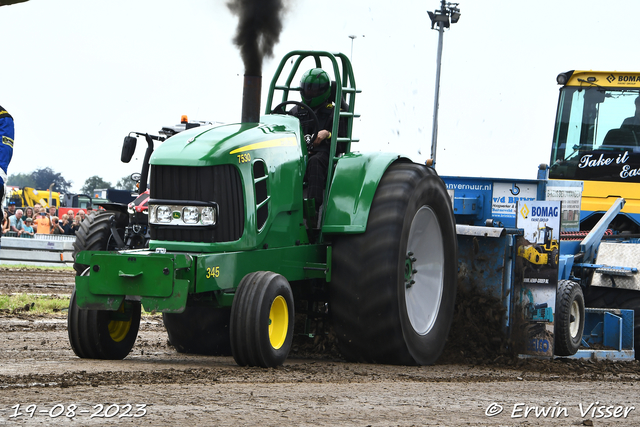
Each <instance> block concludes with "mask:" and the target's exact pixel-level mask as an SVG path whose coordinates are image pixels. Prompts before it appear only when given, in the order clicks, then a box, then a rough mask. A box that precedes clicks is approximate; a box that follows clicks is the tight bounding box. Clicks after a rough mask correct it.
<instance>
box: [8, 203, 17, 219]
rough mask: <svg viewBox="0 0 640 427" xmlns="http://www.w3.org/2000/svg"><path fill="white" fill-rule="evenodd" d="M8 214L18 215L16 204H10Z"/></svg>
mask: <svg viewBox="0 0 640 427" xmlns="http://www.w3.org/2000/svg"><path fill="white" fill-rule="evenodd" d="M7 212H8V213H9V216H11V215H15V214H16V202H9V207H8V208H7Z"/></svg>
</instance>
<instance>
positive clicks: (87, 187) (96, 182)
mask: <svg viewBox="0 0 640 427" xmlns="http://www.w3.org/2000/svg"><path fill="white" fill-rule="evenodd" d="M111 187H112V186H111V183H110V182H108V181H105V180H104V179H102V178H100V177H99V176H98V175H94V176H92V177H90V178H87V180H86V181H85V182H84V185H83V186H82V188H81V189H80V192H81V193H82V194H88V195H89V196H93V192H94V190H95V189H96V188H99V189H103V188H111Z"/></svg>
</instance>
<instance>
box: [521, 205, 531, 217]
mask: <svg viewBox="0 0 640 427" xmlns="http://www.w3.org/2000/svg"><path fill="white" fill-rule="evenodd" d="M520 213H521V214H522V216H523V217H524V218H527V217H528V216H529V208H528V207H527V205H524V206H522V209H520Z"/></svg>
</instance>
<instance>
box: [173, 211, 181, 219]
mask: <svg viewBox="0 0 640 427" xmlns="http://www.w3.org/2000/svg"><path fill="white" fill-rule="evenodd" d="M173 218H174V219H180V212H178V211H173Z"/></svg>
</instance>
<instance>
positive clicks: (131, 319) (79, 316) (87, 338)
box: [67, 290, 141, 360]
mask: <svg viewBox="0 0 640 427" xmlns="http://www.w3.org/2000/svg"><path fill="white" fill-rule="evenodd" d="M140 313H141V307H140V303H139V302H135V301H123V303H122V305H121V306H120V309H119V310H118V311H107V310H84V309H80V308H79V307H78V305H77V303H76V291H75V290H74V291H73V294H71V300H70V301H69V314H68V316H67V331H68V334H69V342H70V343H71V348H72V349H73V352H74V353H75V354H76V356H78V357H80V358H83V359H107V360H119V359H124V358H125V357H127V355H128V354H129V353H130V352H131V349H132V348H133V345H134V344H135V341H136V338H137V336H138V329H139V328H140Z"/></svg>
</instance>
